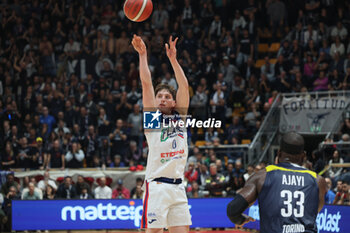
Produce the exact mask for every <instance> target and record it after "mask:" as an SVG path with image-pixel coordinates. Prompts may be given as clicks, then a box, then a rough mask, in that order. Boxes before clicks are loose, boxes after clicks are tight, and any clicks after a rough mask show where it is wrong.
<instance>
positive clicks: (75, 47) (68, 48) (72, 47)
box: [63, 41, 80, 53]
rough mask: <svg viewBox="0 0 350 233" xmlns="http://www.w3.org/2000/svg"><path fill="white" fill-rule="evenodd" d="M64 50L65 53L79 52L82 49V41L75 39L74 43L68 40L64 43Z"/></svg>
mask: <svg viewBox="0 0 350 233" xmlns="http://www.w3.org/2000/svg"><path fill="white" fill-rule="evenodd" d="M63 51H64V52H65V53H68V52H72V53H76V52H79V51H80V43H78V42H76V41H74V42H73V43H72V44H71V43H69V42H67V43H66V44H65V45H64V48H63Z"/></svg>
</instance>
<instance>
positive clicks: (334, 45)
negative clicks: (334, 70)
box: [330, 36, 345, 58]
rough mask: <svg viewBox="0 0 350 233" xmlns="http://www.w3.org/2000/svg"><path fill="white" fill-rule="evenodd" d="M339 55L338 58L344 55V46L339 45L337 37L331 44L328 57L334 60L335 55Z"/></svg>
mask: <svg viewBox="0 0 350 233" xmlns="http://www.w3.org/2000/svg"><path fill="white" fill-rule="evenodd" d="M337 53H338V54H339V56H343V55H344V54H345V46H344V44H343V43H341V41H340V38H339V36H337V37H336V38H335V42H334V43H332V45H331V49H330V55H331V56H332V57H333V58H334V56H335V54H337Z"/></svg>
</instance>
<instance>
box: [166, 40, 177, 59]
mask: <svg viewBox="0 0 350 233" xmlns="http://www.w3.org/2000/svg"><path fill="white" fill-rule="evenodd" d="M178 39H179V38H178V37H176V38H175V40H173V36H170V38H169V43H165V50H166V55H167V56H168V58H169V60H173V59H176V42H177V40H178Z"/></svg>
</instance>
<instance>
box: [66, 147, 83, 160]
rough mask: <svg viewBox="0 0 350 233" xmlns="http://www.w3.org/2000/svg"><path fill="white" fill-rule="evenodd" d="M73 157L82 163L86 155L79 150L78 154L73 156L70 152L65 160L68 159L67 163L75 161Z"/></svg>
mask: <svg viewBox="0 0 350 233" xmlns="http://www.w3.org/2000/svg"><path fill="white" fill-rule="evenodd" d="M73 157H74V158H75V159H76V160H78V161H79V162H81V161H83V159H84V157H85V155H84V152H83V151H82V150H78V152H77V153H75V154H73V153H72V152H71V151H68V152H67V154H66V157H65V158H66V161H67V162H69V161H71V160H72V159H73Z"/></svg>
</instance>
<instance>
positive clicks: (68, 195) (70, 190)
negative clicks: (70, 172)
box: [56, 176, 77, 199]
mask: <svg viewBox="0 0 350 233" xmlns="http://www.w3.org/2000/svg"><path fill="white" fill-rule="evenodd" d="M56 197H57V198H59V199H75V198H76V197H77V190H76V189H75V186H74V185H73V184H72V177H70V176H66V177H65V178H64V181H63V183H62V184H60V185H59V186H58V190H57V193H56Z"/></svg>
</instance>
